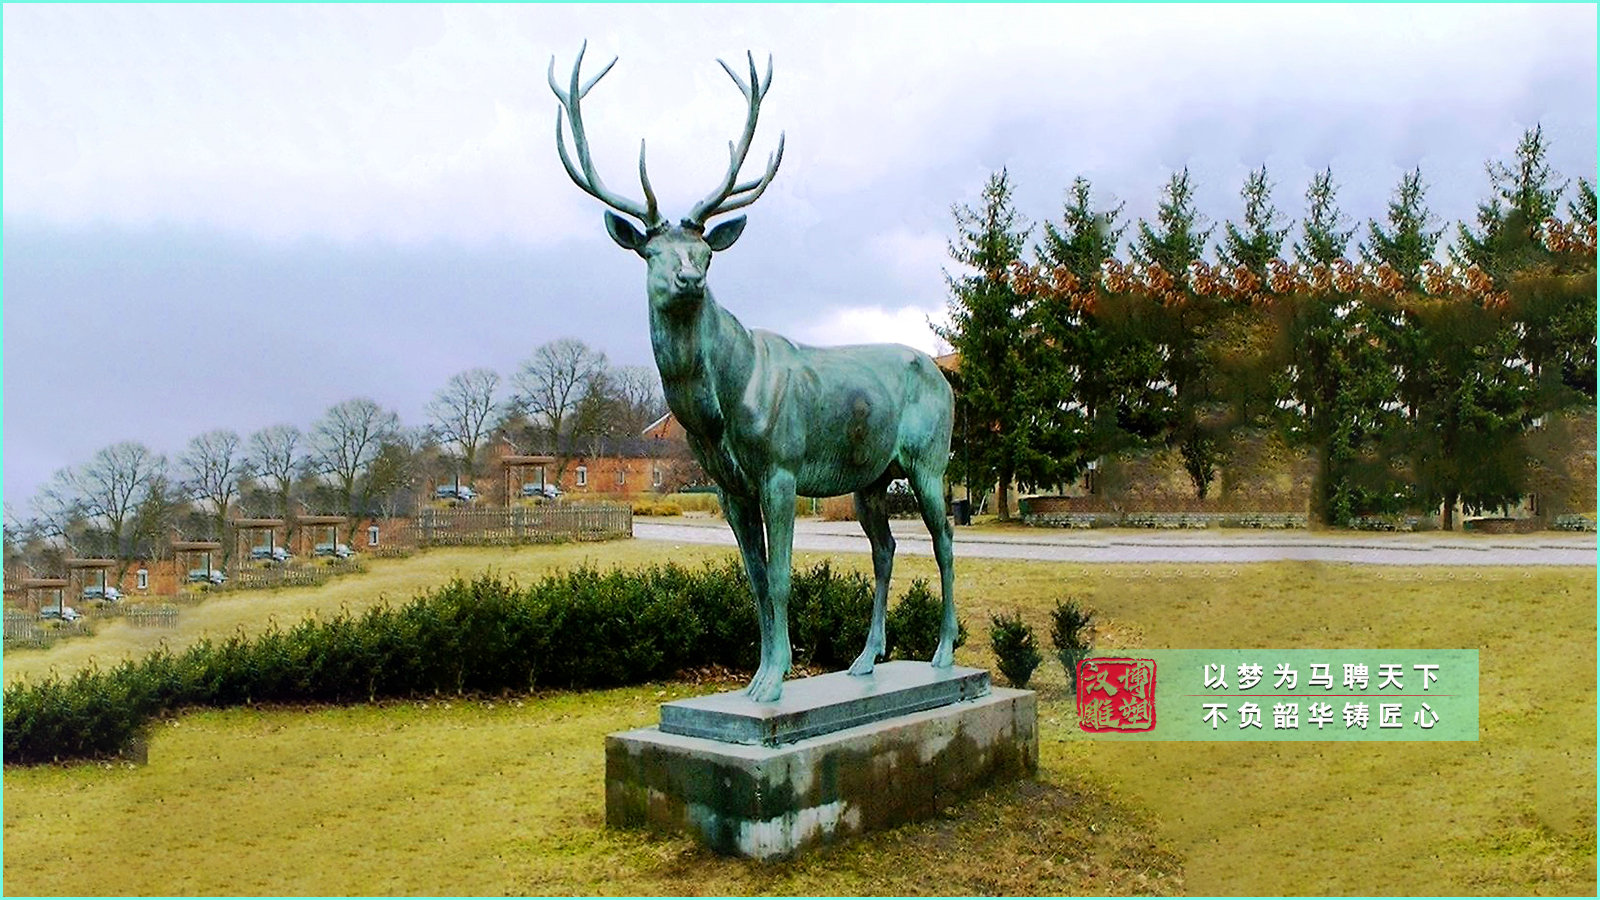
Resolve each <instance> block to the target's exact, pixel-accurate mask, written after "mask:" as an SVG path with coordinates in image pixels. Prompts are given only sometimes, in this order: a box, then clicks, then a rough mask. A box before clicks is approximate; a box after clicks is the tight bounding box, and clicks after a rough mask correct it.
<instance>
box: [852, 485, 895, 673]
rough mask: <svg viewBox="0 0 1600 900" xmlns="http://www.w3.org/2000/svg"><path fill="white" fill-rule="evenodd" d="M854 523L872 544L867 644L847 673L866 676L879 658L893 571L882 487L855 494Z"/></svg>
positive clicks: (866, 489) (891, 541)
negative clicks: (870, 607) (869, 618)
mask: <svg viewBox="0 0 1600 900" xmlns="http://www.w3.org/2000/svg"><path fill="white" fill-rule="evenodd" d="M856 520H857V521H858V522H860V523H861V530H862V531H865V532H866V533H867V541H868V542H870V543H871V544H872V580H873V588H872V624H871V625H870V626H869V627H868V628H867V645H866V646H865V647H863V648H862V650H861V655H860V656H858V657H856V661H855V662H853V663H851V664H850V674H851V675H870V674H872V670H873V669H874V668H875V667H876V666H877V664H878V657H880V656H882V655H883V645H884V634H883V630H884V624H883V620H884V616H885V614H886V612H887V608H888V605H889V577H890V575H891V574H893V572H894V535H893V534H892V533H891V532H890V531H889V495H888V493H887V488H886V486H885V485H882V484H879V485H876V486H874V487H869V488H865V489H863V490H859V491H856Z"/></svg>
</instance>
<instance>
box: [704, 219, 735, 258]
mask: <svg viewBox="0 0 1600 900" xmlns="http://www.w3.org/2000/svg"><path fill="white" fill-rule="evenodd" d="M744 223H745V218H744V216H739V217H737V218H734V219H729V220H728V221H726V222H723V223H722V224H720V225H718V226H717V227H715V228H713V229H711V231H709V232H707V233H706V243H707V244H710V245H711V249H713V250H726V249H728V248H729V247H732V246H733V242H734V241H737V240H738V239H739V235H741V234H743V233H744Z"/></svg>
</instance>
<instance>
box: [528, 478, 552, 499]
mask: <svg viewBox="0 0 1600 900" xmlns="http://www.w3.org/2000/svg"><path fill="white" fill-rule="evenodd" d="M522 496H524V497H543V498H545V499H546V500H554V499H556V498H557V497H560V496H561V488H558V487H556V486H555V485H553V484H550V483H548V482H546V483H545V484H539V483H537V482H529V483H528V484H525V485H523V486H522Z"/></svg>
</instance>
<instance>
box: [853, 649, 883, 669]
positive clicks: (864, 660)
mask: <svg viewBox="0 0 1600 900" xmlns="http://www.w3.org/2000/svg"><path fill="white" fill-rule="evenodd" d="M877 665H878V654H877V653H875V652H873V650H872V649H871V648H870V647H869V648H868V649H866V650H863V651H861V655H860V656H858V657H856V661H855V662H853V663H851V664H850V674H851V675H871V674H872V670H873V668H874V667H876V666H877Z"/></svg>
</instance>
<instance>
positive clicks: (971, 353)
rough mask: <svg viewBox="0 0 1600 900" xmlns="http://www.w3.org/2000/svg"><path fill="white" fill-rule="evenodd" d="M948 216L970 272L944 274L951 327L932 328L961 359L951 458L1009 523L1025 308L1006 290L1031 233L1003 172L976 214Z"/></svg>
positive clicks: (1021, 399) (1020, 414) (955, 249)
mask: <svg viewBox="0 0 1600 900" xmlns="http://www.w3.org/2000/svg"><path fill="white" fill-rule="evenodd" d="M951 211H952V213H953V214H954V215H955V219H956V227H957V236H956V239H955V240H953V241H951V242H950V245H949V247H950V256H951V258H952V259H954V260H955V261H956V262H957V263H960V264H961V265H962V266H965V267H967V268H968V269H970V270H971V272H970V273H968V274H962V275H950V274H949V273H948V272H947V273H946V274H945V280H946V282H947V283H948V284H949V286H950V303H949V316H950V325H949V327H948V328H940V329H936V330H937V331H938V333H939V336H940V337H942V338H944V339H945V340H946V341H948V342H949V343H950V346H951V347H952V348H953V349H954V350H955V351H956V352H957V353H959V354H960V355H961V371H960V375H959V377H958V378H957V379H956V381H957V384H958V387H959V389H960V390H959V392H958V395H957V398H956V401H957V405H958V407H960V408H959V409H958V410H957V413H956V415H957V419H958V420H959V421H958V427H959V432H958V434H959V435H960V437H961V439H962V443H963V444H964V445H965V446H963V447H960V448H958V449H957V450H956V453H955V457H954V458H955V461H956V462H957V463H958V466H957V468H958V469H961V470H962V474H963V475H964V476H965V478H966V479H968V481H969V483H970V482H977V483H978V484H991V483H998V485H999V495H998V497H997V498H996V499H997V504H998V510H997V511H998V512H999V515H1000V518H1002V519H1008V518H1010V516H1011V510H1010V497H1009V490H1010V485H1011V482H1012V480H1013V479H1015V478H1016V477H1017V476H1018V475H1019V474H1028V473H1026V472H1023V473H1019V466H1020V465H1021V462H1022V459H1023V457H1024V456H1025V455H1026V454H1027V448H1028V439H1027V434H1026V430H1027V428H1028V426H1029V424H1030V421H1031V416H1030V410H1029V408H1028V397H1027V392H1026V391H1025V387H1026V381H1027V374H1028V373H1027V371H1026V367H1025V364H1024V358H1025V355H1026V348H1025V347H1024V343H1025V341H1026V340H1028V339H1029V338H1028V336H1027V335H1026V334H1025V330H1024V324H1023V316H1024V313H1025V301H1024V298H1023V297H1021V296H1019V295H1018V293H1017V292H1016V290H1014V289H1013V287H1012V285H1011V279H1010V268H1011V265H1012V263H1015V262H1017V261H1018V260H1019V259H1020V258H1021V256H1022V251H1023V246H1024V242H1025V241H1026V240H1027V237H1028V231H1029V229H1028V227H1027V226H1026V225H1024V224H1023V222H1022V220H1021V217H1020V216H1018V214H1017V212H1016V210H1015V208H1014V207H1013V205H1012V187H1011V180H1010V176H1009V175H1008V174H1007V173H1006V171H1005V170H1004V169H1002V170H1000V171H999V172H997V173H995V174H994V175H991V176H990V177H989V181H988V183H987V184H985V185H984V188H983V195H982V199H981V201H980V204H979V206H978V207H977V208H973V207H970V206H966V205H965V204H957V205H956V206H954V207H953V208H952V210H951Z"/></svg>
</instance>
